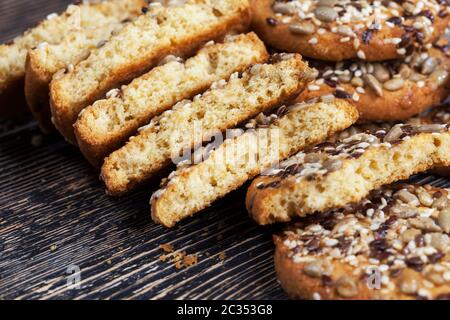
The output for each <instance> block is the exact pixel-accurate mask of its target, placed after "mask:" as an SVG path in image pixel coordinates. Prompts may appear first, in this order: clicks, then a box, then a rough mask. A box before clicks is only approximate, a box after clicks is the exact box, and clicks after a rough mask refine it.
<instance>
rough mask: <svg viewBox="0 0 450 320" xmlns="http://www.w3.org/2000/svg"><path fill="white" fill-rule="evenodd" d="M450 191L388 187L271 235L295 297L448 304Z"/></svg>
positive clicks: (283, 279) (280, 271)
mask: <svg viewBox="0 0 450 320" xmlns="http://www.w3.org/2000/svg"><path fill="white" fill-rule="evenodd" d="M449 199H450V198H449V189H436V188H433V187H430V186H416V185H403V184H398V185H391V186H385V187H383V188H380V189H378V190H375V191H372V192H371V194H370V195H369V196H368V197H367V198H365V199H363V200H362V201H360V202H358V203H357V204H354V205H348V206H346V207H345V208H343V209H340V210H332V211H329V212H326V213H324V214H318V215H314V216H310V217H308V218H302V219H300V220H299V221H297V222H296V223H295V224H293V225H292V226H291V227H289V228H288V229H287V231H285V232H284V233H283V234H282V235H280V236H277V237H275V243H276V245H277V249H276V253H275V265H276V269H277V274H278V278H279V279H280V281H281V285H282V286H283V288H284V289H285V290H286V291H287V293H288V294H289V295H290V296H291V297H293V298H307V299H449V298H450V238H449V232H450V208H449V202H450V200H449Z"/></svg>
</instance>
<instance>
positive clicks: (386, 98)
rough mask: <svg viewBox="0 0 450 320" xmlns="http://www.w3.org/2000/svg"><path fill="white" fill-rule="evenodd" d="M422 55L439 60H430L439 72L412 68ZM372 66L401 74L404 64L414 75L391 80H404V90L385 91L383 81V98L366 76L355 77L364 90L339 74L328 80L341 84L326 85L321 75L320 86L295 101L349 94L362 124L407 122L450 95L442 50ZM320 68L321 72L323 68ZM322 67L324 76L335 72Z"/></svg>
mask: <svg viewBox="0 0 450 320" xmlns="http://www.w3.org/2000/svg"><path fill="white" fill-rule="evenodd" d="M421 54H427V56H428V58H427V59H435V60H429V61H436V65H435V72H432V73H430V74H422V73H420V65H419V66H414V67H413V66H412V61H414V57H416V56H418V55H421ZM422 63H423V62H422ZM350 64H351V63H350V62H349V63H347V65H350ZM353 65H356V64H353ZM368 65H370V66H371V68H373V66H374V65H376V66H377V69H378V68H380V69H381V68H383V70H395V71H394V72H398V70H399V68H400V66H401V65H402V66H404V67H405V68H409V71H408V73H409V74H410V75H409V76H408V77H399V78H395V77H397V76H399V75H400V73H396V74H395V77H393V75H391V77H390V80H388V81H391V83H392V82H393V81H401V82H402V83H403V85H401V87H400V88H398V89H396V90H393V91H391V90H387V89H386V88H383V85H386V82H387V81H386V80H385V81H384V82H381V81H379V82H378V83H379V85H380V88H381V90H382V96H380V95H379V94H377V93H376V91H375V90H374V89H373V88H371V87H370V86H369V85H368V84H367V82H366V81H364V80H363V79H364V75H363V76H360V77H355V76H354V77H353V78H359V79H358V80H359V81H362V83H363V86H362V87H361V86H360V87H358V86H356V85H353V84H352V83H350V81H348V82H347V81H346V82H345V83H344V82H342V81H340V80H339V77H338V76H337V75H334V77H333V76H328V77H327V79H330V78H335V79H337V81H331V83H333V84H334V86H335V87H332V86H330V85H328V84H327V81H325V82H323V80H324V79H323V77H321V76H319V79H318V80H316V83H315V84H312V85H310V86H308V87H307V88H306V89H305V91H303V92H302V93H301V94H300V95H299V96H298V97H297V99H296V100H295V101H296V102H301V101H308V100H310V99H314V98H316V97H320V96H323V95H327V94H334V95H337V96H339V97H340V98H345V97H343V96H342V95H343V94H345V95H346V96H347V99H348V101H349V102H350V103H352V104H353V105H354V106H355V107H356V108H357V109H358V110H359V112H360V114H361V117H360V121H362V122H367V121H398V120H406V119H408V118H410V117H412V116H415V115H417V114H419V113H421V112H423V111H424V110H427V109H428V108H430V107H431V106H434V105H438V104H439V103H441V102H442V101H443V100H445V99H446V98H447V97H448V95H449V92H450V90H449V88H450V78H449V77H448V72H449V69H450V59H449V57H448V56H447V55H446V54H445V53H444V52H442V51H441V50H438V49H434V48H432V49H430V50H427V51H426V52H425V53H420V52H419V53H417V54H415V55H411V56H409V57H408V62H405V61H404V60H401V61H397V62H395V63H394V62H392V61H391V62H385V63H377V64H371V63H366V64H365V67H367V66H368ZM318 68H319V70H320V67H318ZM321 68H322V72H321V74H323V72H324V70H333V68H335V66H325V65H323V64H322V66H321ZM330 68H331V69H330ZM338 70H339V71H342V70H343V71H344V72H349V74H355V73H354V72H350V70H349V69H348V68H345V67H344V68H342V67H341V68H340V69H338ZM358 70H360V69H359V68H358V69H357V71H356V72H358ZM391 72H393V71H391ZM372 74H373V73H372ZM435 75H439V76H440V78H439V82H437V81H436V76H435ZM444 76H445V78H444ZM413 77H417V78H418V79H420V80H416V79H414V81H413V80H412V79H413ZM375 79H376V78H375ZM319 81H321V82H319ZM374 81H376V80H374ZM319 83H320V84H319ZM337 89H339V91H340V93H341V95H338V94H337ZM355 95H356V97H355Z"/></svg>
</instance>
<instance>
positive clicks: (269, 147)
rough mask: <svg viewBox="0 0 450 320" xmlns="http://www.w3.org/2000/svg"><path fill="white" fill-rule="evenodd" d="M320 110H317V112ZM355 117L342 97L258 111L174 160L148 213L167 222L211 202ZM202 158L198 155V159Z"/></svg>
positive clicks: (353, 109)
mask: <svg viewBox="0 0 450 320" xmlns="http://www.w3.org/2000/svg"><path fill="white" fill-rule="evenodd" d="M318 115H319V116H318ZM357 119H358V112H357V110H356V109H355V108H354V107H352V106H351V105H350V104H348V103H346V102H345V101H344V100H339V99H335V100H333V101H330V102H328V103H323V102H318V103H315V104H295V105H292V106H290V107H288V108H287V107H285V106H283V107H281V108H280V109H279V110H278V111H277V112H276V113H274V114H272V115H270V116H267V117H266V116H264V115H263V114H260V115H259V116H258V117H257V118H256V119H253V120H252V121H251V122H249V123H248V124H247V125H246V126H245V128H244V129H247V131H246V132H244V130H243V129H234V130H232V131H230V132H227V135H228V136H229V137H230V136H231V138H230V139H227V140H225V142H224V143H223V144H221V145H218V143H217V140H218V139H217V138H216V139H214V140H215V141H214V142H213V143H212V144H210V145H208V146H206V147H205V148H200V149H198V150H196V151H195V152H194V154H193V157H192V159H188V160H187V161H185V162H182V163H180V164H179V166H178V169H177V170H176V171H175V172H174V173H172V174H171V175H170V178H169V179H168V180H166V181H165V182H164V184H163V186H162V189H160V190H158V191H157V192H155V193H154V194H153V196H152V199H151V207H152V217H153V220H155V221H156V222H158V223H161V224H163V225H164V226H166V227H173V226H174V225H175V224H176V223H177V222H178V221H180V220H182V219H185V218H187V217H189V216H191V215H193V214H195V213H196V212H198V211H200V210H202V209H204V208H206V207H208V206H210V205H211V204H212V203H213V202H214V201H215V200H217V199H219V198H221V197H223V196H225V195H226V194H227V193H229V192H231V191H233V190H235V189H237V188H239V187H240V186H242V185H243V184H244V183H245V182H247V181H248V180H250V179H252V178H254V177H255V176H256V175H258V174H259V173H261V172H262V171H263V170H265V169H268V168H270V167H271V165H273V163H275V162H278V161H279V160H280V159H285V158H286V157H288V156H290V155H292V154H294V153H296V152H298V150H301V149H304V148H305V147H308V146H311V145H314V144H316V143H318V142H321V141H324V140H326V139H327V138H328V137H329V136H331V135H333V134H334V133H335V132H337V131H340V130H342V129H344V128H347V127H349V126H350V125H351V124H353V123H354V122H355V121H356V120H357ZM202 160H203V161H202Z"/></svg>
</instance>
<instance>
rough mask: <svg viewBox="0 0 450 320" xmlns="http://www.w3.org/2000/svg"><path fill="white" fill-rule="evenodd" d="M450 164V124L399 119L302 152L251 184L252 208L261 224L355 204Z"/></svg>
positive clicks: (249, 206)
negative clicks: (377, 191) (385, 126)
mask: <svg viewBox="0 0 450 320" xmlns="http://www.w3.org/2000/svg"><path fill="white" fill-rule="evenodd" d="M448 164H450V125H447V124H432V125H409V124H397V125H395V126H393V127H392V128H391V129H390V130H389V131H386V130H379V131H377V132H375V133H359V134H355V135H352V136H350V137H348V138H346V139H344V140H342V141H340V142H337V143H334V144H333V143H325V144H322V145H319V146H317V147H315V148H313V149H312V150H309V151H308V152H300V153H298V154H297V155H296V156H294V157H293V158H291V159H289V160H286V162H284V163H282V164H281V166H280V167H279V168H274V169H273V170H269V171H268V172H266V175H265V176H261V177H259V178H258V179H255V181H254V182H253V183H252V185H251V186H250V188H249V190H248V193H247V200H246V203H247V209H248V211H249V212H250V214H251V215H252V216H253V218H254V219H255V220H256V221H257V222H258V223H260V224H269V223H274V222H284V221H289V220H290V219H291V218H292V217H294V216H306V215H308V214H314V213H316V212H324V211H326V210H329V209H334V208H340V207H343V206H345V205H347V204H349V203H355V202H358V201H360V200H361V199H362V198H364V197H365V196H367V195H368V194H369V192H370V191H372V190H374V189H376V188H379V187H380V186H382V185H385V184H389V183H392V182H395V181H398V180H402V179H406V178H408V177H410V176H411V175H413V174H415V173H418V172H421V171H425V170H428V169H430V168H432V167H433V166H435V165H448Z"/></svg>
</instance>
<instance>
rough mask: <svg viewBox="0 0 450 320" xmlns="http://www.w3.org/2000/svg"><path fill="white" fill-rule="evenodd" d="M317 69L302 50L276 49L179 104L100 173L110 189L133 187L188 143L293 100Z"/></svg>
mask: <svg viewBox="0 0 450 320" xmlns="http://www.w3.org/2000/svg"><path fill="white" fill-rule="evenodd" d="M312 74H313V72H312V70H311V69H310V68H309V67H308V65H307V64H306V63H305V62H304V61H303V60H302V59H301V57H300V55H298V54H277V55H274V56H272V57H271V59H270V60H269V63H266V64H256V65H254V66H252V67H251V68H249V69H247V70H246V71H244V72H241V73H238V72H236V73H234V74H233V75H232V76H231V77H230V79H229V81H218V82H216V83H214V84H213V86H212V87H211V89H210V90H208V91H206V92H204V93H203V94H201V95H198V96H196V97H194V99H193V100H192V101H190V100H186V101H182V102H180V103H178V104H177V105H175V106H174V108H173V109H171V110H167V111H165V112H164V113H163V114H162V115H160V116H159V117H156V118H153V119H152V121H151V122H150V124H148V125H147V126H145V127H143V128H142V130H140V133H139V134H138V135H137V136H135V137H132V138H131V139H130V141H129V142H128V143H127V144H126V145H125V146H123V147H122V148H120V149H119V150H117V151H115V152H113V153H112V154H110V155H109V157H108V158H106V160H105V162H104V164H103V166H102V173H101V175H102V178H103V180H104V181H105V184H106V186H107V189H108V191H109V192H110V193H111V194H116V195H117V194H121V193H125V192H128V191H130V190H131V189H133V188H136V187H137V186H139V185H141V184H142V183H144V182H146V181H148V180H149V179H151V178H152V177H153V176H155V175H156V174H157V173H158V172H160V171H161V170H162V169H164V168H166V167H168V166H169V165H170V164H172V163H173V162H174V161H173V159H174V158H175V159H176V158H177V157H178V155H180V154H182V153H183V151H184V150H185V149H186V148H188V149H189V150H190V148H192V147H194V146H196V145H197V144H199V143H201V142H202V139H210V138H211V136H213V135H214V134H216V133H217V132H223V131H225V130H226V129H230V128H234V127H235V126H236V125H238V124H239V123H242V122H244V121H248V120H249V119H251V118H253V117H255V116H256V115H258V114H259V113H260V112H264V111H270V110H272V109H273V108H275V107H277V106H279V105H280V104H282V103H283V102H284V101H285V100H288V99H292V98H293V97H294V96H295V95H297V94H298V92H299V91H300V90H301V89H303V88H304V87H305V86H306V84H307V83H308V82H309V81H310V80H311V79H312ZM180 124H183V125H182V126H180ZM196 128H197V131H196ZM200 128H201V129H202V130H203V131H202V132H201V133H202V134H201V136H200V137H198V134H196V132H198V130H199V129H200ZM175 156H176V157H175Z"/></svg>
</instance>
